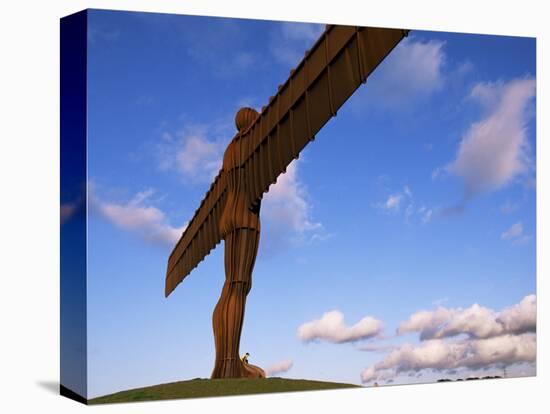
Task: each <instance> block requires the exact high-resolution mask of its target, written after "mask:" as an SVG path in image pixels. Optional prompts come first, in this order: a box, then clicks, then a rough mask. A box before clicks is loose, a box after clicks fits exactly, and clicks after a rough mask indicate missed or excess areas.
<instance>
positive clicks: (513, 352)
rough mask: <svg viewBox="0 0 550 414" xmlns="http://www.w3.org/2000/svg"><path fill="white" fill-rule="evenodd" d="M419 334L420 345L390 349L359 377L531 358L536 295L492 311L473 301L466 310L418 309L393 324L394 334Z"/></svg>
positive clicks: (475, 366) (366, 379) (533, 357)
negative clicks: (395, 327)
mask: <svg viewBox="0 0 550 414" xmlns="http://www.w3.org/2000/svg"><path fill="white" fill-rule="evenodd" d="M410 332H415V333H419V334H420V340H421V342H420V344H419V345H412V344H409V343H407V344H404V345H401V346H396V347H393V348H391V351H390V352H389V354H388V355H387V356H386V357H385V358H383V359H382V361H380V362H378V363H376V364H374V365H372V366H370V367H368V368H367V369H365V370H363V372H362V373H361V380H362V381H363V382H370V381H374V380H384V379H388V378H392V377H394V376H396V375H398V374H401V373H407V372H409V373H410V372H418V371H421V370H423V369H433V370H449V369H458V368H468V369H479V368H487V367H490V366H495V365H498V364H501V365H511V364H515V363H532V362H534V361H535V360H536V334H535V332H536V296H535V295H528V296H526V297H524V298H523V299H522V300H521V301H520V302H519V303H517V304H515V305H513V306H510V307H508V308H505V309H503V310H502V311H500V312H495V311H493V310H491V309H489V308H486V307H483V306H480V305H478V304H474V305H472V306H471V307H469V308H467V309H448V308H444V307H439V308H438V309H436V310H435V311H420V312H417V313H415V314H413V315H411V317H410V318H409V319H408V320H407V321H404V322H402V323H401V324H400V325H399V328H398V330H397V333H398V334H399V335H401V334H405V333H410Z"/></svg>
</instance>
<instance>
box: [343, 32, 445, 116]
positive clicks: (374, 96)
mask: <svg viewBox="0 0 550 414" xmlns="http://www.w3.org/2000/svg"><path fill="white" fill-rule="evenodd" d="M444 45H445V44H444V42H440V41H437V40H430V41H428V42H424V41H421V40H417V39H415V38H414V36H409V37H407V38H405V39H403V40H402V41H401V43H399V44H398V45H397V46H396V48H395V49H394V50H393V51H392V52H391V53H390V54H389V55H388V57H387V58H386V59H385V60H384V61H383V62H382V63H381V65H380V67H379V68H377V69H376V70H375V71H374V72H373V74H372V75H371V79H370V80H369V81H367V87H366V88H361V89H359V91H358V94H359V95H361V96H362V97H363V98H365V99H366V100H365V99H361V100H354V102H355V104H354V105H357V106H356V109H364V108H363V104H364V103H365V102H368V103H369V104H371V105H372V106H376V107H385V108H388V107H393V108H398V109H401V108H404V107H406V106H410V104H411V101H413V100H415V101H416V100H418V99H424V98H426V97H428V96H430V95H432V94H433V93H434V92H437V91H439V90H441V89H442V87H443V86H444V84H445V76H444V74H443V67H444V64H445V52H444ZM403 68H407V69H406V70H403Z"/></svg>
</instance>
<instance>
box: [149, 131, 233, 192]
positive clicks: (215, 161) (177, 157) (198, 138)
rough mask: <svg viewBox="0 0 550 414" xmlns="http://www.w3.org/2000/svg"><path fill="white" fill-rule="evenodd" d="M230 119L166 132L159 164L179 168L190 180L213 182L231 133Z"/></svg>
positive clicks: (167, 167)
mask: <svg viewBox="0 0 550 414" xmlns="http://www.w3.org/2000/svg"><path fill="white" fill-rule="evenodd" d="M229 125H230V124H229V122H226V123H222V122H214V124H213V126H211V127H205V126H202V125H188V126H186V127H185V128H183V129H181V130H179V131H176V132H166V131H165V132H164V133H163V134H162V135H161V140H160V142H159V143H158V144H157V148H156V149H157V157H158V161H159V168H160V169H161V170H165V171H176V172H178V173H179V174H181V176H182V178H183V179H184V180H185V181H186V182H190V183H209V182H210V181H211V180H212V179H213V178H214V177H215V176H216V174H217V173H218V171H219V170H220V168H221V165H222V156H223V150H224V148H225V146H226V144H227V137H229V136H230V134H231V132H234V131H232V130H230V127H229Z"/></svg>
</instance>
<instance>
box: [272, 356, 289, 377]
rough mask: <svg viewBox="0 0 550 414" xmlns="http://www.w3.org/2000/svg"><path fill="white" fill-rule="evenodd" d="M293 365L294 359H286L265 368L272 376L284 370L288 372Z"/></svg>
mask: <svg viewBox="0 0 550 414" xmlns="http://www.w3.org/2000/svg"><path fill="white" fill-rule="evenodd" d="M292 365H294V364H293V362H292V360H290V359H284V360H282V361H279V362H276V363H274V364H272V365H270V366H268V367H267V368H266V370H265V373H266V375H268V376H270V377H271V376H274V375H277V374H282V373H283V372H287V371H288V370H289V369H290V368H292Z"/></svg>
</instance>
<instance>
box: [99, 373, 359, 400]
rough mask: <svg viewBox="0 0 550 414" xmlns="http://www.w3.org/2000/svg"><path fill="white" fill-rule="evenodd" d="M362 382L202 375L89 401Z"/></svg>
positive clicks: (320, 387) (322, 387)
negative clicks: (220, 377)
mask: <svg viewBox="0 0 550 414" xmlns="http://www.w3.org/2000/svg"><path fill="white" fill-rule="evenodd" d="M357 387H360V386H359V385H354V384H342V383H337V382H322V381H310V380H303V379H287V378H264V379H214V380H212V379H202V378H196V379H193V380H189V381H178V382H171V383H168V384H159V385H153V386H151V387H144V388H136V389H133V390H126V391H120V392H117V393H115V394H110V395H104V396H102V397H97V398H94V399H91V400H89V401H88V404H110V403H118V402H131V401H152V400H168V399H174V398H200V397H218V396H223V395H242V394H262V393H270V392H286V391H313V390H329V389H336V388H357Z"/></svg>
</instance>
